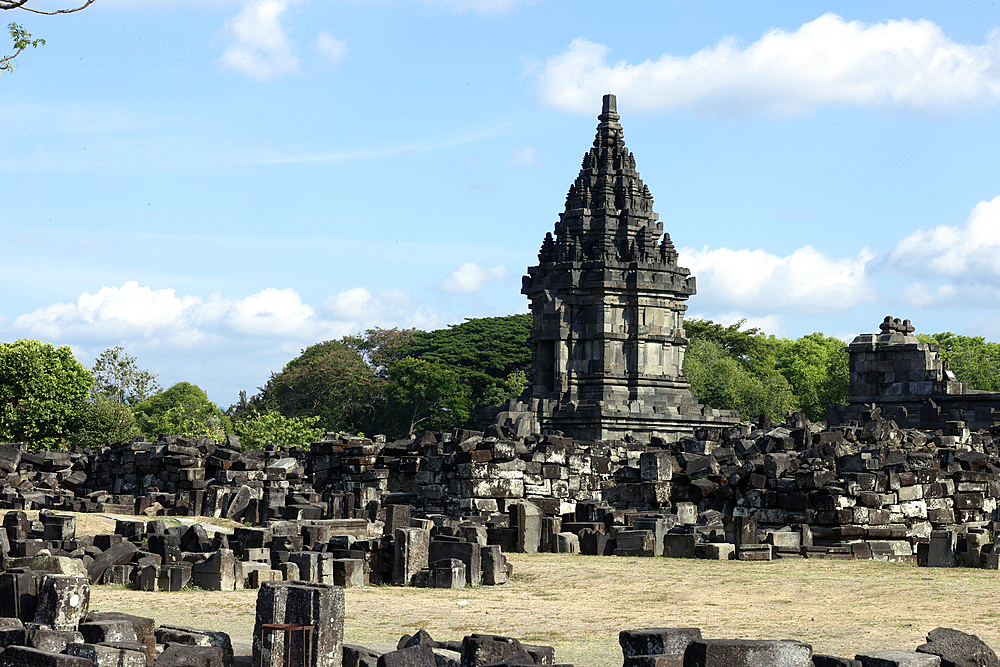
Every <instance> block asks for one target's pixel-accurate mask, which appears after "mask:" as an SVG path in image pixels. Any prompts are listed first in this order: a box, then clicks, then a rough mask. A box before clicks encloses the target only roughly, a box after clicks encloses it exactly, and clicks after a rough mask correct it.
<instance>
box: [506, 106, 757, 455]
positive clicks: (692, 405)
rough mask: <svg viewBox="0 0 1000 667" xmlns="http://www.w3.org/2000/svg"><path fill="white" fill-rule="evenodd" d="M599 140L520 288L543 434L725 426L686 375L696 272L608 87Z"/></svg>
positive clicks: (597, 435) (724, 415) (606, 435)
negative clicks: (679, 247) (527, 310)
mask: <svg viewBox="0 0 1000 667" xmlns="http://www.w3.org/2000/svg"><path fill="white" fill-rule="evenodd" d="M598 119H599V120H600V124H599V125H598V126H597V136H596V138H595V139H594V145H593V147H592V148H591V149H590V150H589V151H588V152H587V153H586V154H585V155H584V156H583V166H582V168H581V169H580V175H579V176H578V177H577V178H576V181H575V182H574V183H573V184H572V185H571V186H570V188H569V194H568V195H567V196H566V210H565V211H564V212H563V213H561V214H560V216H559V221H558V222H557V223H556V227H555V231H554V233H548V234H546V235H545V240H544V241H543V243H542V248H541V251H540V252H539V253H538V266H533V267H531V268H529V269H528V275H527V276H525V277H524V278H523V286H522V289H521V292H522V293H523V294H524V295H526V296H527V297H528V299H530V301H531V312H532V314H533V315H534V328H533V330H532V337H531V347H532V362H533V369H534V371H533V372H534V377H533V378H532V399H533V400H532V404H531V408H532V411H533V412H535V413H536V415H537V418H538V422H539V426H540V427H541V428H542V430H543V431H552V430H559V431H562V432H563V433H565V434H566V435H567V436H572V437H575V438H582V439H589V440H607V439H618V438H622V437H624V436H625V435H626V434H632V435H633V436H634V437H636V438H637V439H639V440H643V441H648V440H649V438H650V437H651V436H653V435H657V436H660V437H663V438H665V439H668V440H673V439H676V438H677V437H678V436H679V435H683V434H689V433H691V432H692V431H693V429H694V428H696V427H699V426H710V425H728V424H732V423H735V422H736V421H737V420H738V415H737V414H736V413H734V412H731V411H720V410H713V409H712V408H710V407H707V406H703V405H701V404H699V403H698V400H697V399H696V398H695V397H694V396H693V395H692V394H691V390H690V385H689V383H688V381H687V378H685V377H684V372H683V368H684V349H685V346H686V345H687V339H686V338H685V337H684V311H685V310H686V309H687V304H686V301H687V299H688V297H690V296H691V295H693V294H694V293H695V279H694V276H692V275H690V271H688V270H687V269H685V268H683V267H680V266H678V265H677V252H676V250H675V249H674V245H673V243H671V241H670V235H669V234H664V233H663V223H661V222H659V216H658V215H657V214H656V213H654V212H653V197H652V195H651V194H650V193H649V188H648V187H647V186H646V185H645V184H643V182H642V180H641V179H640V178H639V174H638V173H637V172H636V167H635V157H634V156H633V155H632V153H630V152H629V150H628V148H626V147H625V141H624V139H623V133H622V126H621V125H620V124H619V123H618V120H619V116H618V113H617V105H616V100H615V96H614V95H605V96H604V104H603V108H602V110H601V115H600V116H598Z"/></svg>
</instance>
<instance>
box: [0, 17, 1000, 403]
mask: <svg viewBox="0 0 1000 667" xmlns="http://www.w3.org/2000/svg"><path fill="white" fill-rule="evenodd" d="M29 6H36V7H38V8H40V9H54V8H57V7H60V6H66V5H57V4H56V3H55V0H35V1H34V2H33V3H31V4H30V5H29ZM0 14H2V16H0V18H4V19H7V21H5V23H8V22H10V21H18V22H20V23H22V24H23V25H24V26H25V28H26V29H28V30H29V31H30V32H31V33H33V34H34V35H35V36H36V37H43V38H44V39H45V40H46V42H47V43H46V44H45V46H42V47H39V48H38V49H35V50H30V51H27V52H25V53H23V54H22V55H21V56H20V57H19V58H18V61H17V65H18V67H17V69H16V71H15V72H13V73H3V74H0V109H2V110H3V114H4V117H5V118H6V119H7V122H6V123H5V125H4V128H3V131H2V133H0V166H2V169H3V173H4V176H5V178H4V187H3V189H2V190H0V239H2V241H0V279H2V281H3V285H4V289H3V291H2V293H0V294H2V296H0V339H2V340H15V339H18V338H25V337H27V338H38V339H41V340H45V341H49V342H52V343H55V344H60V345H63V344H65V345H71V346H72V347H73V349H74V351H75V352H76V354H77V356H78V358H79V359H80V360H81V361H83V362H84V363H86V364H88V365H89V364H90V363H92V361H93V358H94V357H95V356H96V355H97V354H99V353H100V352H101V351H102V350H104V349H106V348H108V347H111V346H114V345H122V346H124V347H125V348H126V350H128V351H129V352H130V353H131V354H133V355H135V356H136V357H137V358H138V360H139V363H140V365H142V366H144V367H146V368H149V369H150V370H152V371H154V372H156V373H159V375H160V379H161V383H162V384H163V385H164V386H169V385H171V384H173V383H175V382H179V381H182V380H186V381H189V382H194V383H196V384H198V385H200V386H201V387H203V388H205V389H206V390H207V391H208V392H209V396H210V397H211V398H212V399H213V400H215V401H217V402H218V403H219V404H221V405H222V406H223V407H225V406H227V405H229V404H230V403H232V402H234V401H235V400H236V398H237V394H238V392H239V390H240V389H246V390H248V391H250V392H253V391H254V390H255V389H256V387H258V386H261V385H263V384H264V383H265V382H266V381H267V378H268V376H269V374H270V373H271V372H272V371H277V370H280V368H281V367H282V365H283V364H284V363H286V362H287V361H289V360H290V359H292V358H293V357H295V356H296V355H297V354H298V353H299V351H300V350H301V349H302V348H304V347H306V346H307V345H310V344H312V343H316V342H320V341H322V340H328V339H330V338H339V337H340V336H343V335H345V334H349V333H356V332H360V331H363V330H364V329H366V328H369V327H372V326H384V327H391V326H401V327H409V326H415V327H418V328H422V329H433V328H439V327H443V326H445V325H447V324H449V323H457V322H461V321H462V320H463V319H464V318H466V317H485V316H494V315H506V314H510V313H515V312H525V311H526V309H527V302H526V300H525V298H524V297H523V296H522V295H521V294H520V276H521V275H522V274H523V273H524V271H525V268H526V267H528V266H530V265H533V264H535V263H537V256H536V254H537V252H538V248H539V246H540V244H541V241H542V239H543V237H544V236H545V232H547V231H550V230H551V229H552V228H553V226H554V224H555V221H556V220H557V218H558V214H559V213H560V211H561V210H562V208H563V204H564V201H565V196H566V191H567V189H568V188H569V185H570V183H571V182H572V180H573V178H574V177H575V175H576V173H577V171H578V170H579V166H580V160H581V158H582V156H583V154H584V152H585V151H586V150H587V149H588V147H589V146H590V143H591V141H592V140H593V136H594V131H595V128H596V125H597V119H596V116H597V114H598V113H599V112H600V102H601V95H602V94H604V93H607V92H614V93H615V94H617V96H618V110H619V113H620V114H621V116H622V120H621V122H622V124H623V126H624V128H625V141H626V144H627V145H628V146H629V148H630V150H632V151H633V152H634V153H635V155H636V159H637V166H638V169H639V172H640V175H641V176H642V178H643V180H644V181H645V182H646V184H647V185H648V186H649V188H650V190H651V192H652V194H653V196H654V198H655V205H654V208H655V210H656V211H657V213H659V215H660V218H661V220H663V222H664V227H665V229H666V230H667V231H669V232H670V234H671V237H672V239H673V241H674V243H675V245H676V246H677V247H678V248H679V249H681V264H682V265H684V266H688V267H689V268H691V269H692V271H693V272H694V273H695V275H696V276H697V278H698V288H699V293H698V294H697V295H696V296H695V297H693V298H692V299H691V300H690V302H689V311H688V314H689V316H694V317H708V318H712V319H715V320H717V321H720V322H725V323H729V322H732V321H735V320H736V319H739V318H747V320H748V321H749V322H750V323H751V324H754V325H757V326H760V327H762V328H763V329H764V330H766V331H767V332H769V333H774V334H776V335H779V336H786V337H798V336H801V335H803V334H806V333H811V332H813V331H822V332H824V333H826V334H828V335H835V336H839V337H842V338H845V339H848V340H849V339H850V337H852V336H853V335H854V334H857V333H862V332H872V331H876V330H877V326H878V324H879V322H881V320H882V318H883V317H884V316H885V315H889V314H891V315H893V316H895V317H905V318H909V319H911V320H912V321H913V323H914V325H915V326H916V328H917V331H918V332H926V333H933V332H937V331H945V330H950V331H954V332H956V333H962V334H968V335H983V336H986V337H987V338H990V339H993V340H998V339H1000V314H998V312H997V306H998V305H1000V161H998V159H997V156H998V155H1000V131H998V128H1000V122H998V121H1000V113H998V107H1000V30H998V26H1000V10H998V9H997V7H996V6H995V3H994V2H973V3H962V4H961V6H955V5H952V4H951V3H948V4H947V5H946V4H945V3H929V2H906V3H893V2H884V3H870V2H856V3H855V2H827V3H814V2H771V3H750V2H746V3H741V2H660V3H653V2H634V3H627V4H626V3H622V4H611V3H606V2H587V1H580V0H575V1H573V2H568V1H567V2H555V1H546V0H537V1H536V2H530V1H520V0H423V1H421V0H205V1H203V2H196V3H195V2H180V1H179V0H97V2H96V3H94V4H93V5H92V6H91V7H89V8H87V9H86V10H84V11H81V12H78V13H75V14H68V15H62V16H38V15H33V14H28V13H24V12H20V11H3V12H0ZM8 46H9V44H8ZM7 52H9V48H8V49H7V50H6V51H4V53H7Z"/></svg>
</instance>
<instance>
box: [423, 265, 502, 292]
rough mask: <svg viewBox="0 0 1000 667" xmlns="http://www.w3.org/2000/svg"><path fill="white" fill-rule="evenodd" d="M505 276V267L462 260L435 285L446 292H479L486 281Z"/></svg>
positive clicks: (497, 279) (497, 280)
mask: <svg viewBox="0 0 1000 667" xmlns="http://www.w3.org/2000/svg"><path fill="white" fill-rule="evenodd" d="M506 277H507V267H506V266H504V265H503V264H499V265H497V266H479V265H478V264H476V263H475V262H463V263H462V265H461V266H460V267H458V268H457V269H455V271H453V272H452V273H450V274H449V275H448V276H446V277H445V278H444V279H443V280H441V281H440V282H438V284H437V285H436V287H437V289H438V290H440V291H442V292H445V293H447V294H475V293H476V292H481V291H482V290H483V288H484V287H486V284H487V283H491V282H500V281H502V280H503V279H504V278H506Z"/></svg>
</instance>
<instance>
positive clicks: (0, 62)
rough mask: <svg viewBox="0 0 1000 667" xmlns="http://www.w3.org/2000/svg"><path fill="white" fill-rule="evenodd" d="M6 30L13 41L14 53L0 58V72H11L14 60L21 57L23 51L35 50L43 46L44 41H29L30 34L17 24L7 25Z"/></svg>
mask: <svg viewBox="0 0 1000 667" xmlns="http://www.w3.org/2000/svg"><path fill="white" fill-rule="evenodd" d="M7 29H8V30H9V31H10V37H11V39H12V40H14V53H12V54H10V55H9V56H3V57H0V72H13V71H14V59H15V58H17V57H18V56H19V55H21V53H22V52H23V51H24V50H25V49H27V48H28V47H31V48H32V49H35V48H38V47H39V46H42V45H43V44H45V40H44V39H41V38H39V39H31V33H30V32H28V31H27V30H25V29H24V26H21V25H18V24H17V23H9V24H7Z"/></svg>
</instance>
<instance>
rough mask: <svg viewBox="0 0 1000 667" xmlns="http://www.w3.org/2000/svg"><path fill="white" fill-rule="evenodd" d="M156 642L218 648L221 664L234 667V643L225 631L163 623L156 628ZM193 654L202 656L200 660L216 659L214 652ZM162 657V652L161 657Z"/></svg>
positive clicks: (223, 666)
mask: <svg viewBox="0 0 1000 667" xmlns="http://www.w3.org/2000/svg"><path fill="white" fill-rule="evenodd" d="M156 643H158V644H169V645H171V646H197V647H200V648H212V649H218V651H219V657H218V660H219V661H220V662H219V664H220V665H221V666H222V667H232V665H233V643H232V640H231V639H230V638H229V635H228V634H226V633H225V632H218V631H215V630H198V629H195V628H186V627H183V626H179V625H161V626H159V627H158V628H156ZM191 655H193V656H200V657H199V658H198V659H199V660H203V659H211V660H213V661H215V660H216V658H215V657H214V655H215V654H214V653H213V652H206V651H202V652H193V653H191ZM162 657H163V656H162V654H161V656H160V658H162ZM160 658H157V659H156V663H157V665H159V661H160ZM176 659H177V660H180V659H181V657H180V656H177V658H176Z"/></svg>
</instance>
